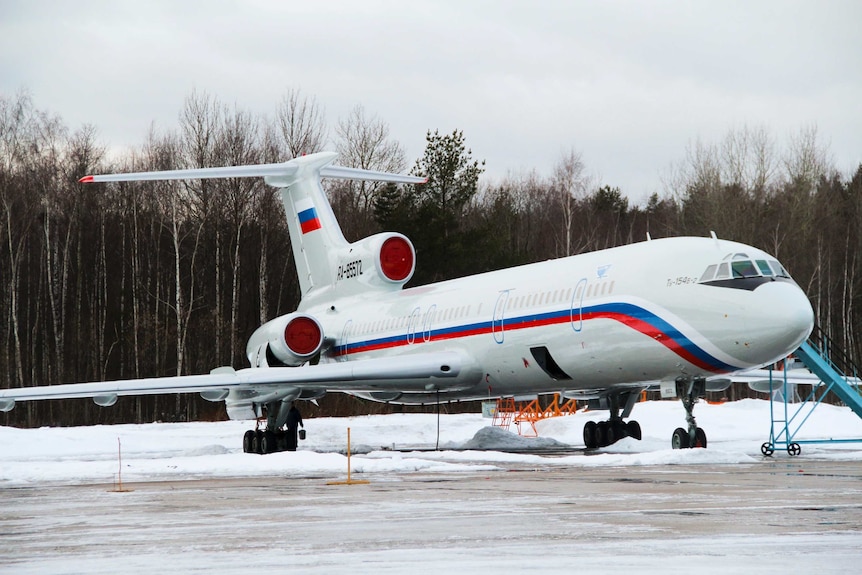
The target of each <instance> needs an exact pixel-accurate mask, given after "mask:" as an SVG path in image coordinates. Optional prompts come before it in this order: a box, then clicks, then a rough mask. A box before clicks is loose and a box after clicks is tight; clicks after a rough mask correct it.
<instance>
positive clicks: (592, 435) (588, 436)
mask: <svg viewBox="0 0 862 575" xmlns="http://www.w3.org/2000/svg"><path fill="white" fill-rule="evenodd" d="M596 428H597V425H596V422H595V421H588V422H586V423H585V424H584V445H585V446H586V447H587V449H595V448H596V447H598V446H599V442H598V438H597V437H596V433H597V429H596Z"/></svg>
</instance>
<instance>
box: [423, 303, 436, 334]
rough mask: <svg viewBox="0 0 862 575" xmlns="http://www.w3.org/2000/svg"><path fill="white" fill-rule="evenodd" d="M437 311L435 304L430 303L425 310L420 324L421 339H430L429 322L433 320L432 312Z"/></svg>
mask: <svg viewBox="0 0 862 575" xmlns="http://www.w3.org/2000/svg"><path fill="white" fill-rule="evenodd" d="M436 312H437V304H434V305H432V306H431V307H430V308H428V311H427V312H425V321H424V322H423V326H422V341H424V342H425V343H428V342H429V341H431V324H432V323H433V322H434V314H435V313H436Z"/></svg>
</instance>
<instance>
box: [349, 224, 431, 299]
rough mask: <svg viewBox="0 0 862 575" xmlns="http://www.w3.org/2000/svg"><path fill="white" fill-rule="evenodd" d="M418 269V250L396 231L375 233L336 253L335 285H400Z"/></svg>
mask: <svg viewBox="0 0 862 575" xmlns="http://www.w3.org/2000/svg"><path fill="white" fill-rule="evenodd" d="M415 270H416V250H415V249H414V248H413V244H412V243H411V242H410V240H409V239H407V237H406V236H404V235H402V234H399V233H396V232H384V233H381V234H375V235H373V236H369V237H367V238H365V239H362V240H359V241H357V242H354V243H352V244H350V246H349V247H347V248H343V249H342V250H341V251H340V253H338V256H337V264H336V269H335V284H336V289H338V290H346V291H350V286H351V284H352V285H357V284H360V285H365V286H369V287H375V288H378V289H379V288H384V289H400V288H401V286H403V285H404V284H405V283H407V282H408V281H410V278H411V277H413V272H414V271H415Z"/></svg>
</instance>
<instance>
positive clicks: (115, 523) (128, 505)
mask: <svg viewBox="0 0 862 575" xmlns="http://www.w3.org/2000/svg"><path fill="white" fill-rule="evenodd" d="M128 487H130V488H131V489H134V491H132V492H129V493H111V492H108V489H110V488H111V486H105V485H96V486H55V487H26V488H15V489H8V490H5V492H4V493H3V496H2V501H3V509H2V518H3V521H2V523H3V531H4V533H3V534H2V537H1V538H0V542H2V544H3V547H4V550H3V551H2V553H0V558H2V559H0V572H2V573H152V572H167V571H169V572H173V573H194V572H206V573H250V572H252V571H260V570H265V569H272V570H273V572H280V573H281V572H304V573H345V574H347V573H351V574H354V573H439V572H446V571H451V572H458V573H492V572H501V571H503V572H509V573H512V572H516V573H518V572H526V571H529V570H532V571H534V572H537V573H547V572H558V573H573V572H580V573H584V572H586V573H607V572H611V571H617V570H622V572H627V571H630V570H634V572H636V573H692V572H694V573H753V572H757V573H815V572H817V573H848V572H854V571H855V568H856V567H858V565H859V562H860V560H862V550H860V543H862V535H860V533H862V464H860V463H859V462H856V461H852V462H846V461H845V462H842V461H807V462H803V463H802V464H800V463H799V461H796V460H794V461H789V460H775V461H768V462H761V463H757V464H748V465H742V466H732V467H729V466H712V465H709V466H663V465H662V466H648V467H636V468H632V467H629V468H619V467H612V468H605V467H600V468H569V469H548V468H541V467H533V466H523V465H513V466H511V468H510V469H508V470H507V471H505V472H493V473H487V474H486V473H458V474H437V473H432V474H428V473H410V474H403V475H400V476H398V477H397V478H390V479H388V480H387V479H384V478H379V479H377V480H372V481H371V483H370V484H368V485H350V486H330V485H327V484H326V480H325V478H300V479H297V478H290V477H287V478H286V477H269V478H246V479H218V480H198V481H175V482H151V483H139V484H133V485H129V486H128Z"/></svg>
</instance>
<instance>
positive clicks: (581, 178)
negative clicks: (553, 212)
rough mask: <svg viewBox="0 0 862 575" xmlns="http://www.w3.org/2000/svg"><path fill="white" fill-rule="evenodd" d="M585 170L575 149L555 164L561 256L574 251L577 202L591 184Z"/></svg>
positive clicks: (553, 181) (563, 155)
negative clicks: (573, 237)
mask: <svg viewBox="0 0 862 575" xmlns="http://www.w3.org/2000/svg"><path fill="white" fill-rule="evenodd" d="M585 171H586V167H585V166H584V161H583V159H582V158H581V154H580V152H576V151H575V150H574V149H570V150H569V151H568V152H564V153H563V154H562V155H561V156H560V159H559V161H558V162H557V164H556V166H554V175H553V177H552V189H553V193H554V195H555V196H556V198H557V202H558V205H559V208H560V218H561V230H560V236H559V249H560V251H559V253H558V255H561V256H570V255H572V254H573V253H574V251H573V249H572V233H573V226H574V214H575V204H576V202H577V201H579V200H583V199H584V197H585V196H586V193H587V188H588V185H589V180H588V177H587V175H586V173H585Z"/></svg>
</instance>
